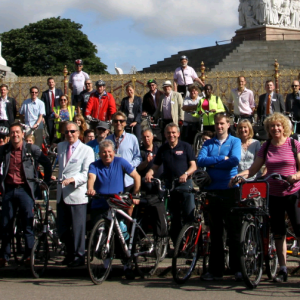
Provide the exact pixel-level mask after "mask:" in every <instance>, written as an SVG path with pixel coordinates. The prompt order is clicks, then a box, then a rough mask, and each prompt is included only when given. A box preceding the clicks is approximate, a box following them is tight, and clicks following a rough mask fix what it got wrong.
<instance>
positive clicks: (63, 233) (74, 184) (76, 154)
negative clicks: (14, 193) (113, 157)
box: [57, 122, 95, 267]
mask: <svg viewBox="0 0 300 300" xmlns="http://www.w3.org/2000/svg"><path fill="white" fill-rule="evenodd" d="M65 136H66V141H65V142H62V143H59V144H58V147H57V148H58V162H59V174H58V178H60V179H62V180H63V182H62V184H61V185H58V187H57V219H58V233H59V236H60V239H61V241H62V242H63V243H65V245H66V252H67V253H66V256H65V259H64V260H63V261H62V264H63V265H68V267H79V266H82V265H84V253H85V224H86V210H87V203H88V198H87V197H86V195H85V194H86V192H87V180H88V170H89V165H90V164H91V163H92V162H93V161H94V157H95V156H94V152H93V149H92V148H91V147H89V146H86V145H85V144H83V143H82V142H81V141H80V140H79V139H78V137H79V128H78V126H77V124H76V123H73V122H68V123H67V125H66V131H65Z"/></svg>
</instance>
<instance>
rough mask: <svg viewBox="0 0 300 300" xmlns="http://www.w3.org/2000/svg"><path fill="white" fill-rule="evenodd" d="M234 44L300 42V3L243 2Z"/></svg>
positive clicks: (289, 0)
mask: <svg viewBox="0 0 300 300" xmlns="http://www.w3.org/2000/svg"><path fill="white" fill-rule="evenodd" d="M238 12H239V25H240V26H242V28H241V29H239V30H237V31H236V32H235V33H236V35H235V36H234V37H233V41H234V42H239V41H244V40H264V41H274V40H300V0H240V4H239V7H238Z"/></svg>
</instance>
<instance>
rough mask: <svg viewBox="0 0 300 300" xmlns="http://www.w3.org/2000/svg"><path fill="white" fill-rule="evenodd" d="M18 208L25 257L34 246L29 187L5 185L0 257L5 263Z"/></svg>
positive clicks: (31, 202)
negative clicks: (0, 256) (23, 237)
mask: <svg viewBox="0 0 300 300" xmlns="http://www.w3.org/2000/svg"><path fill="white" fill-rule="evenodd" d="M17 208H19V217H20V218H21V225H22V228H23V231H24V236H25V256H24V258H27V257H28V256H30V252H31V249H32V247H33V245H34V233H33V210H34V200H33V199H32V197H31V196H30V189H29V187H26V186H25V185H24V186H21V187H19V188H14V187H12V186H9V185H6V191H5V195H4V197H3V199H2V228H3V231H2V249H1V254H2V257H3V258H5V259H6V260H7V261H8V260H9V258H10V253H11V251H10V247H11V245H10V244H11V239H12V236H13V219H14V216H15V214H16V211H17Z"/></svg>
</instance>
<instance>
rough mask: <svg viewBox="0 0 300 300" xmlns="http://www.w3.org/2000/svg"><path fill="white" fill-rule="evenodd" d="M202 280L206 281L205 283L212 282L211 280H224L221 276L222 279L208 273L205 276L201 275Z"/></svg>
mask: <svg viewBox="0 0 300 300" xmlns="http://www.w3.org/2000/svg"><path fill="white" fill-rule="evenodd" d="M200 278H201V280H204V281H210V280H223V277H222V276H220V277H217V276H214V275H213V274H211V273H209V272H207V273H205V274H202V275H201V277H200Z"/></svg>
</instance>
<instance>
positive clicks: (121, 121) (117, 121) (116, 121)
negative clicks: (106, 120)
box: [114, 120, 125, 124]
mask: <svg viewBox="0 0 300 300" xmlns="http://www.w3.org/2000/svg"><path fill="white" fill-rule="evenodd" d="M119 122H120V123H124V122H125V120H114V123H115V124H118V123H119Z"/></svg>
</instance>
